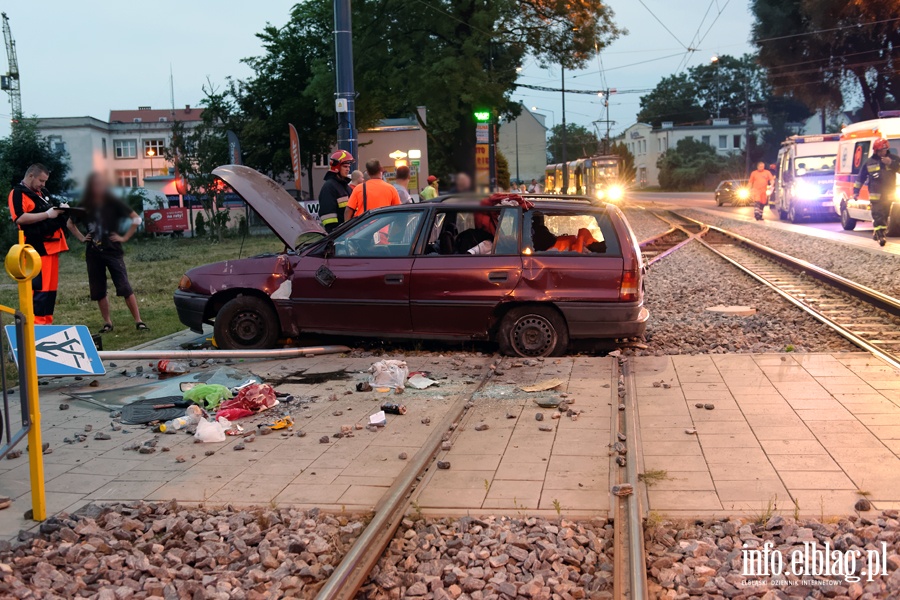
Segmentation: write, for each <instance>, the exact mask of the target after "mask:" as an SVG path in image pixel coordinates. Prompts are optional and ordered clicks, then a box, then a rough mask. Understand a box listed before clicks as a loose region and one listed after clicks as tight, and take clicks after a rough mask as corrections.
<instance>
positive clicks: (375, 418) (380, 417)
mask: <svg viewBox="0 0 900 600" xmlns="http://www.w3.org/2000/svg"><path fill="white" fill-rule="evenodd" d="M385 423H387V417H385V416H384V411H383V410H379V411H378V412H377V413H375V414H374V415H371V416H370V417H369V424H370V425H383V424H385Z"/></svg>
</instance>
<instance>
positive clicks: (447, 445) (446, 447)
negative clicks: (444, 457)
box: [441, 440, 453, 452]
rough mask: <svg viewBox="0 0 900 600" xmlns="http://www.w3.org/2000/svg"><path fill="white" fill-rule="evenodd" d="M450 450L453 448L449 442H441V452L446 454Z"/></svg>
mask: <svg viewBox="0 0 900 600" xmlns="http://www.w3.org/2000/svg"><path fill="white" fill-rule="evenodd" d="M451 448H453V442H451V441H450V440H444V441H443V442H441V450H443V451H444V452H447V451H448V450H450V449H451Z"/></svg>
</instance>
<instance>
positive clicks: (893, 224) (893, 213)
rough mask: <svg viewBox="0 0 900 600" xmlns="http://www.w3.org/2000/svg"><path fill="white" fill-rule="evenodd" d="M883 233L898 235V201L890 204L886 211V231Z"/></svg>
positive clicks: (899, 218)
mask: <svg viewBox="0 0 900 600" xmlns="http://www.w3.org/2000/svg"><path fill="white" fill-rule="evenodd" d="M884 234H885V235H886V236H888V237H900V202H894V203H892V204H891V208H890V210H889V212H888V222H887V231H885V232H884Z"/></svg>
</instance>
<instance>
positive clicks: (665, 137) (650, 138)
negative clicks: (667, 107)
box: [620, 115, 770, 187]
mask: <svg viewBox="0 0 900 600" xmlns="http://www.w3.org/2000/svg"><path fill="white" fill-rule="evenodd" d="M753 127H754V135H756V139H757V141H758V140H759V135H760V133H761V131H762V130H765V129H769V128H770V125H769V122H768V120H767V119H766V118H765V117H764V116H760V115H753ZM623 136H624V137H623V138H620V139H622V141H623V142H624V143H625V145H626V146H627V147H628V150H629V152H631V154H632V155H634V166H635V170H636V172H637V175H636V184H637V185H638V186H640V187H654V186H657V185H659V169H658V168H657V166H656V163H657V161H658V160H659V158H660V157H661V156H662V155H663V154H664V153H665V152H666V151H667V150H669V149H674V148H675V147H676V146H677V145H678V142H680V141H681V140H685V139H694V140H697V141H699V142H703V143H704V144H709V145H710V146H712V147H713V148H715V150H716V152H717V153H718V154H720V155H723V156H725V155H729V154H737V153H739V152H741V151H743V150H744V149H746V147H747V135H746V125H745V124H744V123H739V124H731V123H729V121H728V119H724V118H723V119H712V121H710V122H709V123H705V124H700V125H675V124H674V123H672V122H671V121H664V122H663V123H662V127H660V128H659V129H654V128H653V127H651V126H650V125H648V124H647V123H635V124H634V125H632V126H631V127H629V128H628V129H626V130H625V133H624V134H623Z"/></svg>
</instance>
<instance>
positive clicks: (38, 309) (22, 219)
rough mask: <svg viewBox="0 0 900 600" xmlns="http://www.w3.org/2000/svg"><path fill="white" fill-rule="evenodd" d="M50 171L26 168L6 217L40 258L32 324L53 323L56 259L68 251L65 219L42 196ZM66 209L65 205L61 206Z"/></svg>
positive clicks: (11, 195) (57, 281) (34, 284)
mask: <svg viewBox="0 0 900 600" xmlns="http://www.w3.org/2000/svg"><path fill="white" fill-rule="evenodd" d="M49 177H50V171H48V170H47V167H45V166H44V165H41V164H34V165H31V166H30V167H28V170H27V171H26V172H25V178H24V179H23V180H22V182H21V183H20V184H18V185H17V186H15V187H14V188H13V189H12V190H11V191H10V192H9V199H8V201H9V214H10V216H11V217H12V220H13V222H14V223H15V224H16V226H17V227H18V228H19V229H21V230H22V231H23V232H24V233H25V243H26V244H29V245H31V246H32V247H33V248H34V249H35V250H36V251H37V253H38V254H39V255H40V256H41V272H40V273H39V274H38V276H37V277H35V278H34V281H32V283H31V285H32V289H33V290H34V291H33V294H34V296H33V298H34V322H35V324H36V325H50V324H51V323H53V308H54V307H55V306H56V290H57V287H58V284H59V255H60V254H61V253H62V252H66V251H67V250H68V249H69V245H68V244H67V243H66V234H65V228H66V216H65V214H64V213H63V211H62V210H60V209H59V208H56V207H54V206H53V204H51V203H50V201H49V200H48V199H47V198H46V197H45V195H44V186H45V185H46V184H47V179H48V178H49ZM62 207H63V208H65V205H62Z"/></svg>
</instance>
